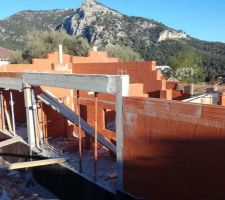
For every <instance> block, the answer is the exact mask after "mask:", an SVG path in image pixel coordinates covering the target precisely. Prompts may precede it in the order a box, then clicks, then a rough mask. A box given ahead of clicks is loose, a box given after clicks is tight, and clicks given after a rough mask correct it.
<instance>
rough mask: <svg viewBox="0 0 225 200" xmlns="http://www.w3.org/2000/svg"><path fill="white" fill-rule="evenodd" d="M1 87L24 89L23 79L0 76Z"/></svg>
mask: <svg viewBox="0 0 225 200" xmlns="http://www.w3.org/2000/svg"><path fill="white" fill-rule="evenodd" d="M0 88H4V89H11V90H22V89H23V81H22V79H18V78H7V77H1V78H0Z"/></svg>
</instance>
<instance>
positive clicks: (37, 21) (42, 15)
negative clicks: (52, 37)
mask: <svg viewBox="0 0 225 200" xmlns="http://www.w3.org/2000/svg"><path fill="white" fill-rule="evenodd" d="M74 12H75V11H74V10H73V9H68V10H51V11H30V10H27V11H21V12H18V13H16V14H14V15H12V16H10V17H8V18H6V19H4V20H0V46H1V47H5V48H11V49H21V48H23V45H24V42H25V39H26V34H27V32H28V31H30V30H32V29H37V30H54V29H55V27H56V26H57V25H58V24H60V23H63V22H64V20H65V18H66V17H68V16H70V15H72V14H74Z"/></svg>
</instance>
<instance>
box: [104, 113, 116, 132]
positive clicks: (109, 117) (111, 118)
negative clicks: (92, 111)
mask: <svg viewBox="0 0 225 200" xmlns="http://www.w3.org/2000/svg"><path fill="white" fill-rule="evenodd" d="M103 115H104V128H105V129H107V130H110V131H114V132H115V131H116V123H115V121H116V112H115V110H111V109H103Z"/></svg>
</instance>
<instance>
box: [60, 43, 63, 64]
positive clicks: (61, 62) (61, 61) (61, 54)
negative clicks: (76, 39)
mask: <svg viewBox="0 0 225 200" xmlns="http://www.w3.org/2000/svg"><path fill="white" fill-rule="evenodd" d="M59 64H60V65H62V64H63V49H62V45H61V44H60V45H59Z"/></svg>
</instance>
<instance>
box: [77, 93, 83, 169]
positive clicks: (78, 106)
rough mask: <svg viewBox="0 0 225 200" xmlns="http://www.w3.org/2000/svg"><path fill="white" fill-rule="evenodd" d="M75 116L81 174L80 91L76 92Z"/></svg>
mask: <svg viewBox="0 0 225 200" xmlns="http://www.w3.org/2000/svg"><path fill="white" fill-rule="evenodd" d="M77 115H78V135H79V164H80V172H81V173H82V171H83V170H82V135H81V125H80V91H79V90H77Z"/></svg>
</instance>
